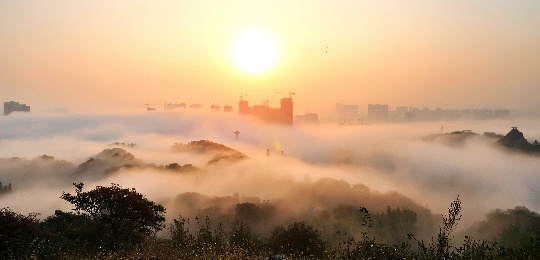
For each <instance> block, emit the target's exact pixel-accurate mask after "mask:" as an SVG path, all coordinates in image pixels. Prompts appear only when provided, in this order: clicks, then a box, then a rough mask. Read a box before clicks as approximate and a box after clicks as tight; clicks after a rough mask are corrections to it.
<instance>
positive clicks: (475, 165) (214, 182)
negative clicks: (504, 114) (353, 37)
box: [0, 111, 540, 225]
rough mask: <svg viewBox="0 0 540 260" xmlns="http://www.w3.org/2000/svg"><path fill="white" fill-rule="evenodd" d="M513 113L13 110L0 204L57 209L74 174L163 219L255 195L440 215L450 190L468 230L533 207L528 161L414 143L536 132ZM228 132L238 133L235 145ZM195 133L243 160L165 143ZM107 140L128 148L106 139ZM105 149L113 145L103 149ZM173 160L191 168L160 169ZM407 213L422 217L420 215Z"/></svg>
mask: <svg viewBox="0 0 540 260" xmlns="http://www.w3.org/2000/svg"><path fill="white" fill-rule="evenodd" d="M521 120H522V121H511V120H497V121H495V120H494V121H451V122H435V123H428V122H419V123H401V124H370V125H358V126H339V125H337V124H321V125H295V126H292V127H284V126H276V125H267V124H262V123H259V122H257V121H255V120H251V119H250V118H245V117H239V116H237V115H233V114H230V115H224V114H213V113H205V112H196V113H186V112H180V111H176V112H160V113H145V114H132V115H124V114H105V115H71V114H68V115H55V116H46V115H39V116H36V115H32V114H24V115H19V114H14V115H10V116H7V117H3V118H1V119H0V122H1V127H0V145H1V146H2V150H0V158H2V159H0V181H1V182H2V183H3V184H4V185H7V184H8V183H11V184H12V187H13V191H12V192H11V193H10V194H7V195H3V196H0V207H10V208H12V209H13V210H16V211H20V212H22V213H29V212H39V213H42V216H43V217H46V216H49V215H51V214H52V213H53V212H54V210H55V209H63V210H69V209H70V205H69V204H67V203H66V202H64V201H62V200H61V199H59V196H60V195H61V193H62V191H68V192H71V191H72V190H73V186H72V185H71V184H72V183H73V182H79V181H84V182H85V184H86V185H85V189H90V188H92V187H94V186H96V185H102V186H107V185H109V184H110V183H118V184H120V185H122V186H123V187H130V188H136V189H137V191H139V192H141V193H143V194H145V195H146V196H147V197H148V198H149V199H151V200H154V201H156V202H158V203H161V204H163V205H164V206H166V207H167V216H168V219H169V220H171V219H172V218H174V217H176V216H178V215H179V214H182V215H190V214H197V213H198V212H199V213H200V210H205V209H206V210H208V208H211V207H217V206H218V205H220V203H221V204H223V205H222V206H223V208H227V207H232V206H231V205H232V204H235V203H241V202H256V203H262V202H264V201H270V202H271V203H272V204H273V205H277V206H278V209H279V210H282V211H284V212H285V211H286V212H287V214H288V215H290V216H299V215H302V214H306V212H316V211H320V210H326V209H328V210H331V209H332V208H335V207H337V206H340V205H352V206H357V207H366V208H368V210H370V211H373V212H378V211H383V210H384V209H385V208H386V207H387V206H391V207H398V206H399V207H402V208H403V207H405V208H410V209H415V210H417V211H418V212H421V211H425V210H426V209H425V208H427V209H429V210H431V211H432V212H434V213H444V212H445V210H446V209H447V207H448V205H449V203H450V202H451V201H452V200H453V199H455V198H456V197H457V195H458V194H459V196H460V198H461V199H462V201H463V204H462V205H463V219H462V223H463V225H470V224H472V223H473V222H474V221H479V220H481V219H483V218H484V216H485V214H486V213H488V212H489V211H490V210H492V209H495V208H503V209H507V208H514V207H515V206H525V207H527V208H529V209H530V210H532V211H535V212H539V211H540V191H538V189H537V187H539V186H540V176H538V165H539V162H540V157H539V156H534V155H527V154H520V153H516V152H511V151H508V150H504V149H501V148H499V147H496V146H495V145H494V143H495V141H496V139H490V138H486V137H483V136H477V137H474V138H468V139H467V140H465V141H464V142H463V143H461V144H460V145H448V144H447V143H445V142H441V141H440V140H439V141H437V140H432V141H426V140H424V139H422V138H423V137H425V136H427V135H430V134H433V133H438V132H440V129H441V126H442V125H444V129H445V130H446V129H448V130H447V131H454V130H464V129H470V130H472V131H473V132H476V133H480V134H482V133H483V132H496V133H499V134H506V133H507V132H508V131H509V130H510V127H511V126H518V127H519V129H520V131H522V132H523V133H524V134H525V137H526V138H527V139H528V140H529V141H534V140H535V139H540V128H539V127H538V126H540V120H533V119H528V120H525V119H521ZM234 131H240V135H239V139H238V141H236V140H235V134H234V133H233V132H234ZM195 140H210V141H213V142H216V143H220V144H224V145H226V146H228V147H231V148H233V149H235V150H237V151H239V152H241V153H242V154H244V155H246V156H247V157H248V158H246V159H242V160H237V161H235V162H234V163H233V162H231V163H227V162H226V161H225V162H220V163H216V164H208V162H209V160H211V159H212V158H213V157H214V156H215V154H206V153H191V152H179V151H175V150H174V149H171V147H172V146H173V145H174V144H175V143H177V142H181V143H188V142H190V141H195ZM115 142H119V143H126V144H131V143H133V144H135V145H134V146H129V145H121V144H119V145H112V146H111V144H112V143H115ZM114 147H116V148H121V149H119V150H114V151H113V152H111V151H112V150H109V153H103V150H105V149H112V148H114ZM281 151H283V156H282V155H281ZM100 153H101V154H100ZM267 153H269V155H267ZM43 155H47V156H43ZM100 156H102V157H100ZM113 156H117V157H118V156H120V157H122V156H123V157H122V158H120V160H118V159H119V158H116V159H114V158H115V157H113ZM14 157H18V158H14ZM51 157H54V158H51ZM108 158H113V159H111V160H110V159H108ZM118 162H120V163H119V164H118ZM115 163H117V165H115ZM173 163H176V164H177V165H178V166H184V165H187V164H191V165H192V167H193V168H197V169H198V170H195V171H186V172H180V171H174V170H171V169H167V167H166V166H167V165H170V164H173ZM112 166H114V167H112ZM186 169H187V168H186ZM395 192H397V193H395ZM418 214H419V218H420V217H421V218H423V219H424V220H425V221H427V220H428V219H430V213H429V212H427V211H426V212H424V213H418ZM282 221H286V218H283V220H282Z"/></svg>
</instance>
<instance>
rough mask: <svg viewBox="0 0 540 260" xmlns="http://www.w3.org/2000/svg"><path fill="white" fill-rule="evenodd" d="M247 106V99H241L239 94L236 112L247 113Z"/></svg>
mask: <svg viewBox="0 0 540 260" xmlns="http://www.w3.org/2000/svg"><path fill="white" fill-rule="evenodd" d="M249 112H250V111H249V106H248V102H247V100H243V99H242V95H240V101H239V102H238V113H239V114H240V115H244V116H245V115H249Z"/></svg>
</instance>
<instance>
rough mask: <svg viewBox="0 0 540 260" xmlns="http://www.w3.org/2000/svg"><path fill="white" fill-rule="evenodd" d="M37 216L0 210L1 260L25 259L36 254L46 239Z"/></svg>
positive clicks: (4, 209)
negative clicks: (40, 243) (37, 248)
mask: <svg viewBox="0 0 540 260" xmlns="http://www.w3.org/2000/svg"><path fill="white" fill-rule="evenodd" d="M36 216H37V214H35V213H31V214H29V215H28V216H24V215H22V214H20V213H18V212H13V211H12V210H11V209H10V208H2V209H0V259H24V258H29V257H30V255H31V254H32V253H34V252H33V251H34V250H35V249H36V247H37V246H38V245H37V243H39V241H41V239H42V238H43V237H44V234H43V232H42V230H41V229H40V228H39V220H38V219H37V218H36Z"/></svg>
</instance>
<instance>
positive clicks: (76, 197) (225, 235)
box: [0, 183, 540, 259]
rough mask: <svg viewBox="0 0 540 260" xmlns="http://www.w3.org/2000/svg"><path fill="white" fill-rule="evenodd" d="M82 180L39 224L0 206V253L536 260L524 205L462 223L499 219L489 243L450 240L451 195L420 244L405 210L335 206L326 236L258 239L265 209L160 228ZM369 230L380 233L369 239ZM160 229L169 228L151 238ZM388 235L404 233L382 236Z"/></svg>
mask: <svg viewBox="0 0 540 260" xmlns="http://www.w3.org/2000/svg"><path fill="white" fill-rule="evenodd" d="M83 187H84V185H83V184H82V183H79V184H75V194H70V193H65V192H64V193H63V194H62V195H61V198H62V199H64V200H65V201H68V202H70V203H71V204H73V206H74V212H62V211H60V210H57V211H56V212H55V214H54V215H52V216H49V217H47V218H45V219H44V220H41V221H40V220H38V219H37V216H36V214H30V215H28V216H25V215H22V214H20V213H17V212H13V211H12V210H10V209H9V208H3V209H0V259H540V239H539V237H538V235H539V234H540V230H538V229H539V228H540V216H538V214H536V213H534V212H530V211H528V210H526V209H525V208H516V209H515V210H509V211H500V210H499V211H495V212H493V213H491V214H490V215H489V216H488V219H487V220H486V221H484V222H481V223H479V224H477V225H475V226H474V227H473V228H472V229H470V232H472V233H474V234H480V233H481V231H482V230H484V229H490V227H491V226H490V223H491V222H504V221H507V222H508V223H509V224H508V225H507V226H505V227H504V228H501V229H500V230H497V231H496V233H495V235H496V237H494V239H493V240H496V241H488V240H481V241H479V240H475V239H474V238H472V237H468V236H467V237H465V240H464V241H462V242H461V243H459V242H456V241H452V239H453V238H454V237H453V233H454V232H455V229H456V226H457V225H458V223H459V220H460V218H461V215H460V214H461V201H460V199H459V197H458V198H457V199H456V200H454V201H453V202H452V203H451V204H450V207H449V210H448V214H446V215H443V216H442V223H443V224H442V225H441V226H440V227H439V231H438V233H437V234H433V238H432V239H431V240H429V241H424V240H422V239H420V238H416V237H415V236H414V234H412V233H407V232H408V231H410V230H412V229H409V228H408V227H409V226H411V225H414V223H415V221H416V215H415V213H414V212H412V211H410V210H407V209H399V208H398V209H391V208H388V209H387V211H386V212H384V213H376V214H370V212H369V211H368V209H366V208H352V207H348V206H340V207H337V208H336V209H335V213H336V215H338V216H341V219H339V220H340V221H347V222H344V223H347V225H351V223H353V225H355V226H354V227H349V228H348V229H344V228H340V224H339V223H334V224H333V225H334V226H335V227H337V228H334V229H332V232H331V233H330V232H329V231H324V232H323V231H320V230H318V229H316V228H315V227H314V226H313V225H311V224H310V223H308V222H306V221H292V222H291V223H290V224H288V225H283V226H276V227H274V228H273V229H272V231H271V232H270V234H269V235H267V236H261V235H260V234H258V233H257V232H255V231H254V230H253V227H254V225H253V223H254V219H255V218H261V217H262V216H261V215H264V214H269V213H268V212H271V211H272V209H271V207H269V208H268V209H262V210H261V209H259V208H257V207H258V206H257V205H255V204H253V203H241V204H238V205H237V206H236V211H237V214H236V218H235V220H234V221H233V222H232V223H230V224H228V225H223V224H222V223H212V222H211V219H210V218H209V217H205V218H198V217H195V218H187V217H182V216H179V217H178V218H177V219H174V222H173V223H172V224H170V225H169V226H168V227H166V226H165V224H164V223H165V217H164V213H165V208H164V207H163V206H161V205H158V204H156V203H154V202H152V201H149V200H148V199H146V198H145V196H144V195H142V194H140V193H138V192H137V191H136V190H135V189H127V188H122V187H120V186H119V185H116V184H112V185H111V186H109V187H96V188H95V189H93V190H91V191H87V192H85V191H83ZM512 220H517V222H516V221H514V222H512ZM370 229H378V230H380V232H379V233H380V234H383V235H385V236H387V237H386V238H383V239H382V240H376V238H373V237H370V236H369V234H370V233H368V232H367V231H369V230H370ZM160 230H165V231H168V235H167V236H157V235H156V232H158V231H160ZM348 231H349V232H350V231H358V232H359V233H358V232H353V234H351V233H348ZM358 234H360V235H358ZM392 235H394V236H399V237H405V239H395V240H394V241H395V242H393V243H388V242H382V241H389V239H388V237H391V236H392ZM379 237H380V236H379ZM377 239H379V238H377ZM390 241H391V240H390ZM512 241H515V242H512ZM452 242H453V243H452Z"/></svg>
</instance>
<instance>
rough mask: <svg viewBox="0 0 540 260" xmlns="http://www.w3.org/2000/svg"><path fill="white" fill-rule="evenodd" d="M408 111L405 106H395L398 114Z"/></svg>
mask: <svg viewBox="0 0 540 260" xmlns="http://www.w3.org/2000/svg"><path fill="white" fill-rule="evenodd" d="M407 112H409V109H408V108H407V107H406V106H397V107H396V113H397V114H399V115H405V113H407Z"/></svg>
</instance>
